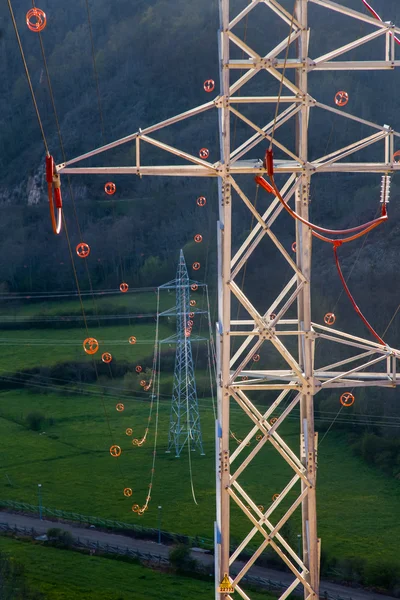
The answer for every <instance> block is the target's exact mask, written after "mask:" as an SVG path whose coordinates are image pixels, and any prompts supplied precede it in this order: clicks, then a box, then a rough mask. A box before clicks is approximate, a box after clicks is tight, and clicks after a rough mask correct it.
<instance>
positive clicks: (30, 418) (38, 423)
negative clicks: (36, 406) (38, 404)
mask: <svg viewBox="0 0 400 600" xmlns="http://www.w3.org/2000/svg"><path fill="white" fill-rule="evenodd" d="M45 420H46V418H45V416H44V415H43V414H42V413H40V412H38V411H34V412H31V413H29V414H28V415H27V417H26V422H27V425H28V427H29V429H32V431H40V430H41V429H42V425H43V423H44V421H45Z"/></svg>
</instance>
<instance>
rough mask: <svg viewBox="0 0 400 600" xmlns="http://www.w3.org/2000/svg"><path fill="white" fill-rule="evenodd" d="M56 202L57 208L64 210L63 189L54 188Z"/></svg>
mask: <svg viewBox="0 0 400 600" xmlns="http://www.w3.org/2000/svg"><path fill="white" fill-rule="evenodd" d="M54 201H55V203H56V208H62V196H61V188H54Z"/></svg>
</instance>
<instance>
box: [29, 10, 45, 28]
mask: <svg viewBox="0 0 400 600" xmlns="http://www.w3.org/2000/svg"><path fill="white" fill-rule="evenodd" d="M46 23H47V18H46V13H45V12H43V10H40V8H36V7H34V8H31V9H30V10H28V12H27V13H26V24H27V25H28V28H29V29H30V30H31V31H36V32H39V31H43V29H44V28H45V27H46Z"/></svg>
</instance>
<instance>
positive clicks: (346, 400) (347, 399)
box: [340, 392, 355, 406]
mask: <svg viewBox="0 0 400 600" xmlns="http://www.w3.org/2000/svg"><path fill="white" fill-rule="evenodd" d="M354 402H355V398H354V396H353V394H352V393H351V392H344V394H342V395H341V396H340V404H341V405H342V406H352V405H353V404H354Z"/></svg>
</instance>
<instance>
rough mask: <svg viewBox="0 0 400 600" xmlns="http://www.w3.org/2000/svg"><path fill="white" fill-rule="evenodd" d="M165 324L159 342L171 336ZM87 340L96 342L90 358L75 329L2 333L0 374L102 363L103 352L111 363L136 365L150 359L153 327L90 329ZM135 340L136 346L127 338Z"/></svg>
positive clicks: (82, 332) (82, 337) (80, 333)
mask: <svg viewBox="0 0 400 600" xmlns="http://www.w3.org/2000/svg"><path fill="white" fill-rule="evenodd" d="M171 333H172V330H171V327H170V326H169V325H168V324H162V325H160V332H159V334H160V339H162V338H164V337H167V336H169V335H171ZM89 336H90V337H94V338H96V339H97V341H98V342H99V350H98V351H97V353H96V354H95V355H93V356H89V355H88V354H85V352H84V350H83V345H82V344H83V341H84V340H85V339H86V338H87V337H88V334H87V332H86V330H85V329H84V328H83V327H82V328H75V329H26V330H17V331H5V332H2V333H1V335H0V347H1V348H2V351H3V360H2V362H1V368H0V374H4V373H10V372H16V371H20V370H23V369H30V368H33V367H38V366H51V365H55V364H57V363H60V362H66V361H79V362H82V363H85V362H86V363H91V362H92V360H95V361H98V362H101V354H102V353H103V352H111V354H112V356H113V358H114V359H117V360H118V359H120V360H129V361H132V362H135V361H137V360H139V359H140V358H142V357H148V356H150V357H152V356H153V347H154V336H155V327H154V326H153V325H149V324H146V325H141V324H139V325H136V324H135V325H133V324H132V325H131V326H126V325H120V326H112V327H98V326H95V325H91V326H89ZM130 336H135V337H136V340H137V342H136V344H129V342H128V338H129V337H130ZM148 366H149V367H150V366H151V364H149V365H148Z"/></svg>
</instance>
